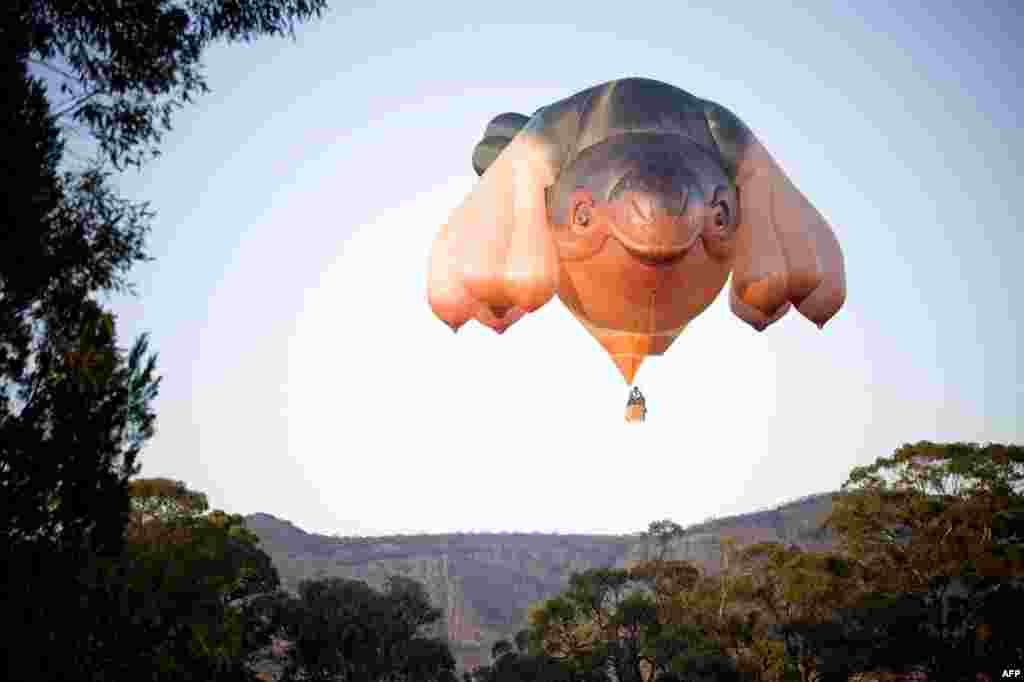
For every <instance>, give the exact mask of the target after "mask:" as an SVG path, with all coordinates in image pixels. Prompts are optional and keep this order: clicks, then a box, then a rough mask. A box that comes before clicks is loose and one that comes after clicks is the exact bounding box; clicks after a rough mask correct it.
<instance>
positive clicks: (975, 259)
mask: <svg viewBox="0 0 1024 682" xmlns="http://www.w3.org/2000/svg"><path fill="white" fill-rule="evenodd" d="M932 4H933V5H935V7H929V6H926V5H919V4H914V3H911V2H907V3H899V5H900V7H901V9H893V8H892V7H891V6H890V3H883V2H859V3H856V4H853V5H848V4H842V3H827V2H808V3H806V4H804V5H797V4H787V3H782V2H775V3H735V2H721V3H716V4H707V3H705V4H698V3H688V2H679V3H671V4H670V3H666V5H671V8H670V9H669V8H666V9H664V10H658V9H656V6H655V5H654V4H652V3H647V4H644V5H641V6H631V5H618V6H616V7H615V8H614V9H608V8H607V7H605V8H603V9H601V7H602V6H601V5H600V3H593V2H586V3H583V2H562V3H551V2H545V3H531V2H518V3H516V4H515V5H511V4H509V3H454V2H453V3H413V4H409V3H399V2H387V3H383V2H382V3H376V4H371V5H367V6H361V5H352V4H344V3H340V2H335V3H334V5H335V6H334V7H332V9H331V10H330V11H329V12H328V14H327V15H326V16H325V17H324V18H323V19H322V20H320V21H318V22H315V23H313V24H309V25H306V26H304V27H302V28H301V29H300V30H299V31H298V35H297V40H296V41H294V42H293V41H290V40H286V39H284V40H261V41H259V42H256V43H253V44H249V45H244V44H243V45H231V46H217V47H214V48H212V49H211V50H210V51H209V52H208V53H207V55H206V57H205V58H204V63H205V66H206V74H207V78H208V82H209V85H210V87H211V89H212V92H211V93H210V94H208V95H206V96H204V97H201V98H199V99H198V100H197V101H196V102H195V103H193V104H191V105H189V106H187V107H186V108H185V109H183V110H181V111H179V112H178V114H177V116H176V118H175V120H174V130H173V132H171V133H169V134H167V135H166V137H165V140H164V143H163V147H162V149H163V156H162V157H161V158H160V159H158V160H157V161H155V162H152V163H150V164H149V165H148V166H146V167H144V168H143V170H142V171H141V172H139V171H129V172H127V173H126V174H125V175H124V176H122V177H121V178H120V181H119V182H120V187H121V190H122V192H123V194H124V195H125V196H127V197H130V198H132V199H137V200H147V201H149V202H150V203H151V208H152V209H153V210H154V211H155V212H156V214H157V217H156V218H155V220H154V224H153V232H152V235H151V238H150V241H149V249H150V253H151V255H153V256H154V257H155V260H154V261H153V262H151V263H146V264H144V265H140V266H138V267H137V268H136V269H135V270H133V279H134V281H135V282H136V283H137V287H138V291H139V296H138V297H137V298H134V299H117V300H116V301H115V302H114V307H115V310H116V311H117V314H118V319H119V325H120V330H121V331H120V333H121V335H122V338H123V339H131V338H134V336H135V335H137V334H139V333H142V332H149V333H150V334H151V336H152V345H153V347H154V348H155V349H156V350H157V351H158V352H159V367H160V371H161V374H162V375H163V377H164V378H163V384H162V387H161V393H160V397H159V398H158V400H157V401H156V405H155V406H156V410H157V413H158V422H157V435H156V436H155V438H154V439H153V440H152V441H151V443H150V444H149V445H148V446H147V447H146V449H145V450H144V451H143V453H142V455H141V458H140V461H141V464H142V471H141V475H142V476H166V477H170V478H174V479H178V480H183V481H185V482H186V483H187V484H188V485H189V486H190V487H191V488H194V489H197V490H201V491H204V492H206V493H207V495H208V496H209V499H210V503H211V506H212V507H214V508H220V509H224V510H227V511H229V512H232V513H242V514H248V513H254V512H266V513H271V514H274V515H276V516H279V517H282V518H286V519H289V520H291V521H292V522H294V523H295V524H297V525H298V526H300V527H302V528H304V529H306V530H308V531H311V532H321V533H339V534H342V535H380V534H390V533H419V532H427V533H442V532H479V531H528V532H529V531H538V532H557V533H570V532H574V533H590V532H594V533H632V532H636V531H639V530H643V529H645V528H646V526H647V524H648V523H649V522H651V521H653V520H656V519H662V518H671V519H673V520H675V521H677V522H679V523H682V524H689V523H696V522H699V521H701V520H704V519H706V518H708V517H711V516H725V515H729V514H736V513H743V512H747V511H753V510H755V509H760V508H765V507H768V506H772V505H774V504H777V503H779V502H782V501H786V500H789V499H792V498H796V497H800V496H803V495H806V494H809V493H815V492H822V491H827V490H834V489H837V488H838V487H839V486H840V485H841V484H842V483H843V482H844V481H845V480H846V478H847V476H848V474H849V472H850V469H851V468H852V467H854V466H858V465H863V464H867V463H870V462H872V461H874V460H875V458H877V457H882V456H888V455H890V454H891V453H892V452H893V450H895V449H896V448H897V447H899V446H900V445H902V444H903V443H908V442H916V441H918V440H933V441H940V442H943V441H975V442H1018V443H1019V442H1022V440H1024V438H1022V433H1024V427H1022V423H1024V422H1022V400H1021V396H1022V386H1024V380H1022V377H1024V374H1022V367H1021V363H1020V353H1019V351H1018V348H1019V347H1020V345H1021V340H1022V339H1021V313H1020V310H1021V307H1020V303H1019V300H1018V294H1019V292H1020V290H1021V287H1020V284H1021V275H1020V274H1019V273H1018V270H1017V268H1018V267H1019V266H1020V260H1019V259H1020V256H1021V254H1022V253H1024V236H1022V231H1021V225H1022V217H1024V209H1022V207H1021V204H1020V202H1018V201H1017V199H1018V196H1019V193H1020V191H1021V190H1020V180H1021V177H1022V169H1021V166H1020V163H1021V159H1024V143H1022V138H1021V135H1020V128H1021V124H1022V112H1024V107H1022V101H1021V97H1022V95H1021V92H1022V91H1024V90H1022V88H1021V82H1020V75H1019V68H1015V67H1014V66H1013V65H1017V66H1018V67H1019V65H1020V64H1024V48H1021V47H1020V46H1015V44H1014V40H1013V38H1012V36H1014V35H1020V33H1021V29H1022V28H1024V24H1022V21H1021V19H1019V18H1016V17H1015V16H1014V12H1013V10H1012V8H1011V7H1010V4H1009V3H1002V4H991V5H989V6H988V7H984V6H983V5H981V4H975V3H962V4H964V5H967V4H970V5H971V7H970V8H963V9H960V10H954V9H950V8H947V7H938V6H939V5H945V4H947V3H937V2H936V3H932ZM627 76H643V77H648V78H654V79H657V80H662V81H665V82H668V83H671V84H673V85H676V86H678V87H681V88H683V89H685V90H688V91H690V92H692V93H694V94H695V95H697V96H699V97H703V98H706V99H711V100H714V101H716V102H719V103H721V104H723V105H725V106H727V107H728V108H730V109H731V110H732V111H734V112H735V113H737V114H738V115H739V116H740V118H742V119H743V120H744V121H745V122H746V123H747V125H748V126H750V127H751V128H752V129H753V131H754V132H755V133H756V134H757V136H758V137H759V139H760V140H761V141H762V142H763V143H764V144H765V146H766V147H767V148H768V149H769V150H770V152H771V153H772V154H773V155H774V156H775V158H776V159H777V160H778V161H779V163H780V164H781V165H782V167H783V168H784V169H785V170H786V172H787V173H788V175H789V176H790V177H791V178H792V180H793V181H794V182H795V184H796V185H797V186H798V187H800V189H801V190H802V191H803V192H804V193H805V194H806V195H807V196H808V197H809V198H810V200H811V202H812V203H813V204H814V205H815V206H816V207H817V208H818V209H819V210H820V211H821V213H822V214H823V215H824V216H825V217H826V219H827V220H828V221H829V222H830V224H831V225H832V226H833V229H834V230H835V232H836V235H837V237H838V239H839V241H840V243H841V245H842V248H843V251H844V254H845V258H846V269H847V287H848V298H847V303H846V305H845V307H844V308H843V309H842V310H841V311H840V313H839V314H838V315H837V316H836V317H835V318H834V319H833V320H832V321H831V322H830V323H829V324H828V325H826V327H825V329H824V331H819V330H818V329H816V328H815V326H814V325H813V324H811V323H810V322H808V321H807V320H805V319H803V318H802V317H800V316H799V315H798V314H797V313H795V312H793V313H791V314H789V315H787V316H786V317H785V318H784V319H783V320H782V321H780V322H779V323H777V324H775V325H774V326H772V327H770V328H769V329H768V331H766V332H764V333H763V334H758V333H757V332H755V331H753V330H752V329H750V328H749V327H747V326H746V325H745V324H744V323H743V322H741V321H740V320H739V319H738V318H736V317H734V316H733V315H732V314H731V313H730V311H729V309H728V296H727V291H724V292H723V294H722V295H720V296H719V298H718V300H717V301H716V302H715V303H714V304H713V305H712V306H711V307H710V308H709V309H708V310H707V311H706V312H705V313H704V314H703V315H702V316H701V317H699V318H698V319H697V320H695V321H694V322H693V323H692V324H691V325H690V326H689V327H688V328H687V329H686V330H685V331H684V333H683V334H682V335H681V336H680V337H679V338H678V339H677V340H676V341H675V343H674V344H673V346H672V347H671V348H670V349H669V351H668V352H667V353H666V354H665V355H663V356H660V357H653V358H648V360H647V361H646V362H645V363H644V365H643V366H642V368H641V369H640V371H639V373H638V375H637V384H638V385H639V386H640V387H641V389H642V390H643V392H644V394H645V396H646V397H647V401H648V408H649V413H648V419H647V421H646V422H645V423H643V424H639V425H627V424H625V423H624V420H623V414H624V407H625V401H626V398H627V394H628V386H626V385H625V384H624V382H623V380H622V378H621V377H620V376H619V374H618V372H617V371H616V369H615V367H614V365H613V364H612V361H611V359H610V358H609V357H608V356H607V355H606V354H605V352H604V351H603V350H602V349H601V348H600V347H599V346H598V344H597V343H596V341H594V340H593V339H592V338H591V337H590V336H589V335H588V334H587V333H586V331H585V330H584V329H583V328H582V326H581V325H580V324H579V323H578V322H577V321H576V320H575V319H574V318H573V317H572V315H571V314H570V313H569V312H568V310H567V309H565V307H564V306H562V304H561V303H560V302H559V301H558V300H557V298H556V299H553V300H552V302H551V303H549V304H548V305H547V306H545V307H544V308H542V309H541V310H539V311H538V312H536V313H534V314H532V315H529V316H527V318H525V319H524V320H522V321H520V322H519V323H517V324H516V325H514V326H513V327H512V328H511V329H510V330H509V331H507V332H506V333H505V334H504V335H503V336H497V335H495V334H494V333H493V332H492V331H490V330H489V329H486V328H484V327H482V326H479V325H477V324H476V323H471V324H469V325H467V326H466V327H464V328H463V329H462V330H461V331H460V332H459V333H458V334H456V335H453V334H452V333H451V331H450V330H449V329H448V328H447V327H446V326H445V325H444V324H443V323H442V322H440V321H439V320H438V319H436V318H435V317H434V316H433V314H432V313H431V311H430V308H429V306H428V305H427V302H426V293H425V281H426V268H427V257H428V252H429V248H430V244H431V242H432V240H433V239H434V236H435V235H436V233H437V231H438V230H439V229H440V227H441V225H442V224H443V223H444V222H445V221H446V219H447V216H448V214H449V213H450V212H451V210H452V209H454V208H455V206H456V205H457V204H458V203H459V202H460V201H461V200H462V198H463V197H464V196H465V195H466V194H467V193H468V192H469V191H470V190H471V189H472V187H473V185H474V183H475V181H476V177H475V175H474V174H473V172H472V168H471V164H470V159H471V154H472V150H473V146H474V145H475V144H476V143H477V142H478V141H479V140H480V138H481V136H482V133H483V130H484V127H485V126H486V124H487V122H488V121H489V120H490V119H491V118H493V117H494V116H495V115H497V114H499V113H502V112H505V111H518V112H523V113H527V114H529V113H531V112H533V111H534V110H536V109H537V108H539V107H541V106H544V105H546V104H549V103H551V102H554V101H556V100H559V99H562V98H564V97H566V96H569V95H571V94H573V93H575V92H578V91H579V90H582V89H585V88H587V87H590V86H592V85H595V84H597V83H601V82H604V81H608V80H612V79H615V78H622V77H627Z"/></svg>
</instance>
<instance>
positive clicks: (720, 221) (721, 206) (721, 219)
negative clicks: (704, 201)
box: [713, 201, 729, 227]
mask: <svg viewBox="0 0 1024 682" xmlns="http://www.w3.org/2000/svg"><path fill="white" fill-rule="evenodd" d="M713 208H714V213H715V225H717V226H718V227H725V226H726V225H728V224H729V204H727V203H725V202H724V201H719V202H717V203H716V204H715V205H714V207H713Z"/></svg>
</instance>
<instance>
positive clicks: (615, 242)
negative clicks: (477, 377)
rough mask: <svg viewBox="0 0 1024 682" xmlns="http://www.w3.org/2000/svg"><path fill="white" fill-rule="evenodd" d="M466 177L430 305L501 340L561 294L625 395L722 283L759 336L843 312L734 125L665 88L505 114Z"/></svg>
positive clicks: (775, 185) (795, 208)
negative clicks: (467, 185) (795, 320)
mask: <svg viewBox="0 0 1024 682" xmlns="http://www.w3.org/2000/svg"><path fill="white" fill-rule="evenodd" d="M472 162H473V167H474V169H475V170H476V172H477V174H479V175H480V180H479V182H478V183H477V185H476V186H475V187H474V189H473V190H472V191H471V192H470V193H469V195H468V196H467V197H466V198H465V199H464V200H463V201H462V203H461V204H459V206H458V207H457V208H456V209H455V210H454V211H453V212H452V214H451V216H450V218H449V220H448V222H447V224H446V225H444V226H443V228H442V229H441V231H440V234H439V235H438V236H437V238H436V240H435V242H434V245H433V247H432V250H431V254H430V267H429V275H428V282H427V297H428V301H429V303H430V306H431V308H432V309H433V311H434V313H435V314H436V315H437V316H438V317H439V318H440V319H441V320H443V321H444V322H445V323H447V324H448V325H449V326H450V327H451V328H452V329H453V330H458V328H459V327H461V326H462V325H463V324H464V323H465V322H467V321H468V320H470V319H476V320H477V321H479V322H480V323H482V324H485V325H487V326H489V327H491V328H492V329H494V330H495V331H497V332H499V333H501V332H504V331H505V330H506V329H507V328H508V327H509V326H510V325H512V324H514V323H515V322H517V321H518V320H520V319H521V318H523V317H524V316H525V315H527V314H528V313H531V312H534V311H536V310H537V309H539V308H540V307H541V306H543V305H544V304H546V303H547V302H548V301H550V300H551V299H552V297H553V296H554V295H555V294H557V295H558V298H559V299H560V300H561V301H562V303H563V304H564V305H565V306H566V307H567V308H568V309H569V310H570V311H571V312H572V313H573V315H574V316H575V317H576V318H577V319H578V320H579V321H580V322H581V323H582V324H583V326H584V327H585V328H586V329H587V331H588V332H590V333H591V334H592V335H593V336H594V338H596V339H597V341H598V342H599V343H600V344H601V345H602V346H603V347H604V348H605V350H606V351H607V352H608V354H609V355H610V356H611V358H612V360H613V361H614V362H615V365H616V366H617V367H618V369H619V371H620V372H621V374H622V377H623V378H624V379H625V381H626V382H627V384H631V383H632V382H633V379H634V377H635V374H636V371H637V369H638V367H639V366H640V363H641V362H642V361H643V360H644V358H645V357H646V356H648V355H660V354H662V353H664V352H665V351H666V350H667V349H668V348H669V346H670V345H671V344H672V342H673V341H674V340H675V339H676V337H677V336H679V334H680V333H681V332H682V331H683V329H685V328H686V326H687V325H688V324H689V323H690V321H691V320H693V319H694V318H695V317H697V316H698V315H700V313H701V312H703V311H704V310H705V309H706V308H707V307H708V306H709V305H710V304H711V302H712V301H714V300H715V298H716V297H717V296H718V294H719V293H720V292H721V290H722V288H723V287H724V286H725V283H726V281H727V280H728V279H729V275H730V273H731V274H732V284H731V290H730V293H729V300H730V307H731V309H732V311H733V312H734V313H735V314H736V315H737V316H738V317H740V318H741V319H742V320H744V321H745V322H747V323H748V324H750V325H752V326H753V327H754V328H755V329H757V330H759V331H763V330H764V329H765V328H766V327H768V326H769V325H771V324H772V323H774V322H776V321H777V320H779V319H780V318H781V317H782V316H783V315H785V314H786V313H787V312H788V311H789V310H790V308H791V307H795V308H796V309H797V310H798V311H799V312H800V313H801V314H802V315H803V316H804V317H806V318H807V319H809V320H811V321H812V322H814V323H815V324H817V325H818V326H819V327H822V326H824V324H825V323H826V322H827V321H828V320H829V319H831V318H832V317H833V316H834V315H835V314H836V312H838V310H839V309H840V308H841V307H842V305H843V303H844V301H845V299H846V276H845V266H844V262H843V254H842V251H841V249H840V246H839V242H838V241H837V239H836V237H835V234H834V233H833V231H832V228H831V227H830V226H829V224H828V223H827V222H826V221H825V219H824V218H823V217H822V215H821V214H820V213H819V212H818V210H817V209H815V208H814V206H812V205H811V203H810V202H809V201H808V200H807V198H806V197H805V196H804V195H803V194H802V193H801V192H800V190H799V189H797V187H796V186H795V185H794V184H793V183H792V182H791V181H790V179H789V178H788V177H787V176H786V174H785V173H784V172H783V170H782V169H781V168H780V167H779V164H778V163H777V162H776V161H775V159H774V158H773V157H772V156H771V154H769V153H768V151H767V149H766V148H765V147H764V145H762V144H761V142H760V141H758V139H757V138H756V137H755V136H754V134H753V133H752V132H751V131H750V129H749V128H748V127H747V126H746V125H745V124H744V123H743V122H742V121H741V120H740V119H739V118H738V117H737V116H736V115H734V114H733V113H732V112H730V111H729V110H728V109H726V108H725V107H723V106H721V105H719V104H716V103H715V102H712V101H710V100H704V99H700V98H698V97H696V96H694V95H692V94H690V93H688V92H686V91H684V90H681V89H679V88H677V87H674V86H672V85H669V84H667V83H662V82H659V81H655V80H649V79H645V78H626V79H621V80H616V81H610V82H608V83H603V84H601V85H597V86H595V87H592V88H588V89H586V90H583V91H582V92H579V93H577V94H575V95H572V96H571V97H568V98H566V99H563V100H561V101H558V102H555V103H554V104H551V105H549V106H546V107H542V108H541V109H539V110H538V111H537V112H535V113H534V114H533V116H532V117H526V116H524V115H521V114H512V113H508V114H502V115H500V116H498V117H496V118H495V119H493V120H492V121H491V123H490V125H488V127H487V129H486V130H485V133H484V138H483V140H482V141H480V142H479V143H478V144H477V146H476V148H475V149H474V152H473V155H472Z"/></svg>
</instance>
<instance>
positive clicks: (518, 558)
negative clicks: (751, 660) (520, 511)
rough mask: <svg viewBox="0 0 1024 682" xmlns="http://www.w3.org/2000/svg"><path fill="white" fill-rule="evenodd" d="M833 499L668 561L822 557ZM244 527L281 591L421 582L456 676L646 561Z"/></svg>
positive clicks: (487, 542)
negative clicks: (570, 596)
mask: <svg viewBox="0 0 1024 682" xmlns="http://www.w3.org/2000/svg"><path fill="white" fill-rule="evenodd" d="M834 495H836V493H818V494H815V495H808V496H806V497H802V498H800V499H798V500H794V501H792V502H788V503H786V504H783V505H779V506H777V507H774V508H771V509H765V510H762V511H757V512H753V513H749V514H740V515H738V516H730V517H727V518H721V519H714V520H710V521H706V522H704V523H701V524H697V525H695V526H692V527H690V528H688V529H687V532H686V534H685V535H684V536H683V537H682V538H680V539H678V540H676V541H674V542H673V543H672V544H671V545H670V548H669V557H670V558H672V559H685V560H688V561H692V562H693V563H695V564H696V565H698V566H700V567H701V568H703V569H704V570H707V571H711V572H714V571H715V570H717V568H718V566H719V563H720V557H721V554H720V544H719V537H721V536H723V535H728V536H732V537H735V538H736V539H737V540H738V541H739V542H740V544H741V545H747V544H752V543H755V542H768V541H773V542H783V543H786V544H795V545H798V546H801V547H804V548H807V549H823V548H826V547H830V546H831V545H832V538H831V537H830V536H829V534H828V533H826V532H825V531H823V530H822V529H821V523H822V522H823V521H824V520H825V518H826V517H827V516H828V514H829V512H830V511H831V508H832V497H833V496H834ZM246 525H247V526H248V527H249V529H250V530H252V531H253V532H254V533H256V535H257V536H259V538H260V541H261V546H262V547H263V549H264V551H266V552H267V553H268V554H269V555H270V556H271V557H272V558H273V560H274V563H275V565H276V566H277V568H278V571H280V573H281V580H282V582H283V583H284V587H285V588H286V589H288V590H291V591H296V590H297V589H298V585H299V582H300V581H301V580H303V579H306V578H321V577H327V576H338V577H345V578H355V579H359V580H365V581H366V582H367V583H369V584H371V585H373V586H375V587H381V586H382V585H383V584H384V581H385V580H387V578H388V577H390V576H392V575H402V576H407V577H410V578H413V579H415V580H418V581H419V582H421V583H423V585H424V586H425V587H426V589H427V592H428V593H429V594H430V598H431V600H432V602H433V603H434V605H435V606H437V607H438V608H440V609H441V610H442V613H443V614H444V619H443V622H442V624H441V631H440V632H438V633H437V634H447V637H448V639H449V641H450V642H451V645H452V650H453V652H454V653H455V654H456V658H457V660H458V663H459V667H460V669H463V670H464V669H467V668H472V667H473V666H476V665H481V664H485V663H488V662H489V660H488V659H489V656H490V650H491V646H492V644H493V643H494V642H496V641H497V640H499V639H502V638H511V637H512V636H513V635H514V634H515V632H516V631H518V630H519V629H521V628H523V627H525V625H526V615H527V609H528V608H529V606H530V605H531V604H533V603H535V602H538V601H541V600H544V599H548V598H550V597H553V596H555V595H556V594H558V593H559V592H561V591H562V590H564V589H565V588H566V586H567V585H568V580H569V576H570V575H572V573H574V572H578V571H584V570H587V569H590V568H598V567H623V566H629V565H631V564H633V563H635V562H637V561H642V560H644V559H646V558H648V557H649V556H652V555H653V550H654V548H653V547H652V546H651V545H650V543H648V542H647V541H646V540H645V538H644V537H643V536H641V535H640V534H634V535H619V536H615V535H548V534H539V533H493V534H491V533H487V534H462V533H454V534H445V535H396V536H387V537H375V538H365V537H360V538H340V537H330V536H326V535H317V534H312V533H307V532H305V531H303V530H302V529H301V528H298V527H297V526H295V525H294V524H292V523H290V522H289V521H286V520H283V519H278V518H276V517H274V516H271V515H270V514H251V515H249V516H247V517H246Z"/></svg>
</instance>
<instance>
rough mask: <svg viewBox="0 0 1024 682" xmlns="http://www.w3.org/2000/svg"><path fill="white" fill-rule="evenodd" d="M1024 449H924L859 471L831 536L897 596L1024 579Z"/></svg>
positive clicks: (840, 502)
mask: <svg viewBox="0 0 1024 682" xmlns="http://www.w3.org/2000/svg"><path fill="white" fill-rule="evenodd" d="M1022 485H1024V447H1021V446H1017V445H999V444H990V445H986V446H980V445H977V444H973V443H950V444H946V445H941V444H935V443H929V442H920V443H917V444H914V445H904V446H903V447H901V448H899V449H898V450H897V451H896V452H895V453H894V454H893V456H892V457H888V458H879V459H878V460H876V462H875V463H874V464H873V465H870V466H865V467H857V468H855V469H854V470H853V471H852V472H851V474H850V478H849V480H848V481H847V483H846V484H845V485H844V486H843V490H844V491H845V492H846V493H847V494H845V495H842V496H840V497H838V498H837V499H836V502H835V506H834V510H833V513H832V516H831V517H830V519H829V521H828V525H829V527H831V528H832V529H833V530H835V531H836V532H837V533H839V535H840V536H841V539H842V544H843V547H844V549H845V550H846V551H847V552H848V553H849V554H850V555H851V556H852V557H854V558H856V560H857V561H859V562H860V563H861V564H862V565H863V566H864V567H865V568H866V569H867V570H869V571H870V572H871V574H872V577H873V579H874V580H875V581H876V582H878V583H880V584H883V583H884V586H885V587H886V588H887V589H890V590H892V591H901V590H909V591H914V590H924V589H927V588H928V585H929V583H930V581H931V579H932V578H934V577H937V576H954V575H960V574H965V575H980V576H990V577H995V576H1006V575H1020V574H1021V572H1022V571H1024V533H1022V530H1024V523H1022V519H1024V490H1022Z"/></svg>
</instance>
